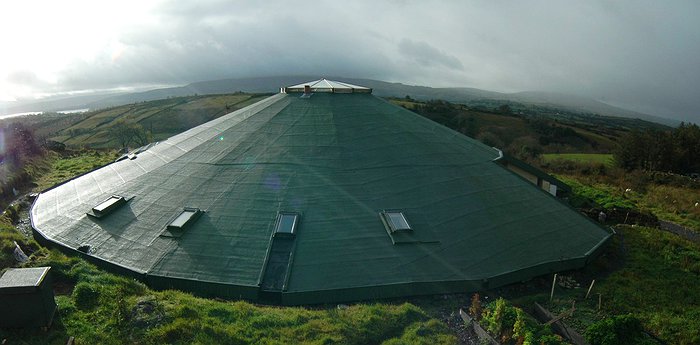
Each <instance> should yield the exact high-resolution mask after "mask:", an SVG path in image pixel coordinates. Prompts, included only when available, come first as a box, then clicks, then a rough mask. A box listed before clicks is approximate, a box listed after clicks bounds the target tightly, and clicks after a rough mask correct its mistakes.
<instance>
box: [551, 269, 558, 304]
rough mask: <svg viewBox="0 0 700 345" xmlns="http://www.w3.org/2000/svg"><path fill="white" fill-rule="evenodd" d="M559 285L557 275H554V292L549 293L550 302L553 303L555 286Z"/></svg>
mask: <svg viewBox="0 0 700 345" xmlns="http://www.w3.org/2000/svg"><path fill="white" fill-rule="evenodd" d="M556 283H557V274H556V273H554V280H552V292H550V293H549V301H550V302H551V301H552V298H554V284H556Z"/></svg>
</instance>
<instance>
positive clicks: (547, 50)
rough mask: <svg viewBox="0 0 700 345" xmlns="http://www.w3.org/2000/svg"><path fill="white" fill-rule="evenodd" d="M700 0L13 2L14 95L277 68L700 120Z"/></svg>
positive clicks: (6, 93)
mask: <svg viewBox="0 0 700 345" xmlns="http://www.w3.org/2000/svg"><path fill="white" fill-rule="evenodd" d="M699 17H700V1H673V0H672V1H640V0H630V1H493V0H491V1H487V0H484V1H425V0H423V1H378V0H377V1H354V0H353V1H324V2H321V1H269V0H268V1H201V0H200V1H182V0H177V1H146V0H137V1H131V0H128V1H127V0H119V1H113V2H111V3H107V1H94V0H93V1H72V0H61V1H51V0H47V1H31V0H22V1H19V0H12V1H1V2H0V44H1V47H2V51H1V54H0V101H2V100H5V101H6V100H13V99H24V98H37V97H45V96H47V95H54V94H57V93H66V92H71V93H75V92H86V91H88V92H89V91H94V90H111V89H123V88H134V87H156V86H163V85H181V84H186V83H189V82H194V81H204V80H212V79H223V78H232V77H255V76H275V75H301V74H311V75H340V76H347V77H357V78H372V79H379V80H386V81H395V82H403V83H407V84H417V85H426V86H434V87H440V86H466V87H476V88H481V89H487V90H493V91H503V92H517V91H556V92H564V93H571V94H577V95H583V96H590V97H592V98H595V99H598V100H601V101H604V102H608V103H610V104H613V105H618V106H623V107H626V108H629V109H632V110H637V111H642V112H646V113H649V114H653V115H659V116H664V117H673V118H677V119H681V120H691V121H693V122H696V123H700V20H699V19H698V18H699Z"/></svg>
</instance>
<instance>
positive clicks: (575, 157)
mask: <svg viewBox="0 0 700 345" xmlns="http://www.w3.org/2000/svg"><path fill="white" fill-rule="evenodd" d="M542 159H544V161H545V162H551V161H554V160H558V159H563V160H569V161H574V162H578V163H597V164H605V166H607V167H612V166H613V165H614V163H615V161H614V159H613V155H612V154H602V153H545V154H543V155H542Z"/></svg>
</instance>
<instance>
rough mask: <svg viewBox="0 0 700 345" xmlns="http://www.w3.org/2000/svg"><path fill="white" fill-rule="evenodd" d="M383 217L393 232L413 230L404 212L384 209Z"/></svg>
mask: <svg viewBox="0 0 700 345" xmlns="http://www.w3.org/2000/svg"><path fill="white" fill-rule="evenodd" d="M382 218H383V219H384V222H385V223H386V225H387V226H388V227H389V230H390V231H391V232H394V231H402V230H411V226H410V225H409V224H408V221H407V220H406V216H404V214H403V212H399V211H384V212H382Z"/></svg>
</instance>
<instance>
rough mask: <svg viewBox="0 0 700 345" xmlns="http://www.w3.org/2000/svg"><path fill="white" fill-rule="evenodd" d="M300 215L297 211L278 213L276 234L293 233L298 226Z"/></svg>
mask: <svg viewBox="0 0 700 345" xmlns="http://www.w3.org/2000/svg"><path fill="white" fill-rule="evenodd" d="M298 220H299V215H298V214H296V213H289V212H280V213H279V215H277V224H276V225H275V235H277V234H290V235H293V234H294V231H295V230H296V228H297V222H298Z"/></svg>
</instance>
